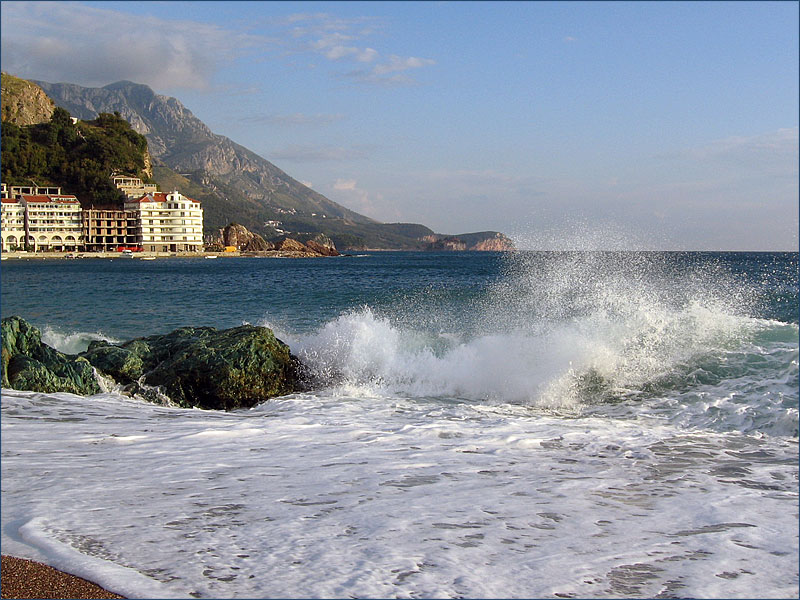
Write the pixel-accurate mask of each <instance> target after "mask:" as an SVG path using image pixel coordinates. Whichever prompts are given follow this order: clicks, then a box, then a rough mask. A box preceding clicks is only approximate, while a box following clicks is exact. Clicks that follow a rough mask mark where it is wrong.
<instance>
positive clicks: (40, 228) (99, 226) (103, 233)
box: [0, 176, 203, 252]
mask: <svg viewBox="0 0 800 600" xmlns="http://www.w3.org/2000/svg"><path fill="white" fill-rule="evenodd" d="M137 182H138V183H139V184H141V180H140V179H138V178H135V177H122V176H118V177H115V178H114V183H115V184H117V185H118V187H119V186H120V185H122V186H123V187H124V186H125V185H126V184H127V183H130V184H131V185H130V186H129V187H128V191H131V190H134V189H136V188H135V184H136V185H138V184H137ZM1 185H2V194H1V195H2V227H0V230H2V250H3V251H7V250H14V249H22V248H24V247H27V249H29V250H33V251H39V252H41V251H47V250H60V251H72V250H85V251H88V252H108V251H115V250H116V249H117V248H119V247H133V246H137V247H139V248H140V249H142V250H145V251H149V252H201V251H202V250H203V209H202V208H201V206H200V202H199V201H197V200H193V199H192V198H187V197H186V196H184V195H183V194H181V193H180V192H178V191H174V192H171V193H169V194H165V193H161V192H155V191H152V192H149V193H147V194H143V195H141V196H139V197H137V198H128V199H127V200H126V201H125V204H124V208H123V209H119V208H111V207H105V208H94V207H93V208H87V209H81V205H80V202H79V201H78V199H77V198H76V197H75V196H71V195H66V194H62V193H61V188H57V187H39V186H35V185H34V186H7V185H6V184H4V183H3V184H1ZM143 185H144V186H145V188H146V189H154V188H155V186H151V185H150V184H143ZM120 189H123V188H122V187H121V188H120ZM123 191H124V190H123ZM126 193H127V192H126ZM26 240H27V242H26Z"/></svg>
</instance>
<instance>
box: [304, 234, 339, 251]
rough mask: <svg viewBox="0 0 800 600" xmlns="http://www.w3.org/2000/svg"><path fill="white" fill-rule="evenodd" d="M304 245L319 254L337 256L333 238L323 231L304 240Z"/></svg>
mask: <svg viewBox="0 0 800 600" xmlns="http://www.w3.org/2000/svg"><path fill="white" fill-rule="evenodd" d="M306 246H307V247H308V248H309V249H310V250H313V251H314V252H316V253H317V254H319V255H320V256H339V252H338V251H337V250H336V246H335V245H334V244H333V240H332V239H331V238H329V237H328V236H327V235H325V234H324V233H320V234H319V235H317V236H316V237H314V238H313V239H311V240H308V241H307V242H306Z"/></svg>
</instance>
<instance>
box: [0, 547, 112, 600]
mask: <svg viewBox="0 0 800 600" xmlns="http://www.w3.org/2000/svg"><path fill="white" fill-rule="evenodd" d="M0 579H1V582H0V590H2V597H3V598H122V596H118V595H117V594H112V593H111V592H109V591H107V590H104V589H103V588H101V587H100V586H99V585H95V584H93V583H91V582H89V581H86V580H85V579H81V578H80V577H75V576H74V575H70V574H68V573H64V572H62V571H58V570H57V569H54V568H52V567H49V566H47V565H43V564H42V563H38V562H35V561H32V560H27V559H24V558H16V557H13V556H5V555H4V556H3V557H2V576H1V577H0Z"/></svg>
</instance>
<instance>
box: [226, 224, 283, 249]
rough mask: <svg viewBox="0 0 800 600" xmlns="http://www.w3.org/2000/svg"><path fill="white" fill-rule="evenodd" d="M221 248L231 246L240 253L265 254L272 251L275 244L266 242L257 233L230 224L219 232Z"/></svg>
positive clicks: (241, 226) (242, 226) (238, 225)
mask: <svg viewBox="0 0 800 600" xmlns="http://www.w3.org/2000/svg"><path fill="white" fill-rule="evenodd" d="M220 236H221V238H222V245H223V246H233V247H234V248H236V249H237V250H240V251H242V252H265V251H268V250H274V249H275V244H272V243H270V242H268V241H266V240H265V239H264V238H263V237H261V236H260V235H258V234H257V233H253V232H251V231H248V230H247V227H245V226H244V225H240V224H239V223H230V224H229V225H226V226H225V228H224V229H222V231H221V232H220Z"/></svg>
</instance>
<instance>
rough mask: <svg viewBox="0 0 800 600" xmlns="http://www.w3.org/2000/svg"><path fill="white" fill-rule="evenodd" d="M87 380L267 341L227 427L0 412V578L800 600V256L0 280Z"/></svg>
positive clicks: (409, 255)
mask: <svg viewBox="0 0 800 600" xmlns="http://www.w3.org/2000/svg"><path fill="white" fill-rule="evenodd" d="M11 315H19V316H21V317H23V318H25V319H26V320H28V321H29V322H31V323H32V324H34V325H35V326H37V327H38V328H39V329H40V330H41V331H42V334H43V339H44V341H45V342H46V343H48V344H50V345H52V346H54V347H56V348H58V349H59V350H61V351H63V352H68V353H78V352H81V351H83V350H85V349H86V347H87V345H88V343H89V342H90V341H91V340H94V339H105V340H109V341H111V342H122V341H126V340H129V339H132V338H135V337H140V336H147V335H153V334H160V333H166V332H169V331H171V330H173V329H175V328H177V327H182V326H213V327H218V328H228V327H235V326H239V325H241V324H243V323H250V324H254V325H264V326H268V327H270V328H272V329H273V330H274V331H275V333H276V335H277V336H278V337H279V338H280V339H282V340H283V341H284V342H286V343H287V344H288V345H289V347H290V348H291V350H292V352H293V353H294V354H295V355H296V356H297V357H298V358H300V359H301V360H302V361H303V363H304V364H305V365H306V367H307V368H308V370H309V371H310V373H312V374H313V377H312V381H313V384H312V386H311V388H310V389H309V390H307V391H303V392H301V393H296V394H291V395H288V396H283V397H279V398H273V399H270V400H267V401H265V402H263V403H262V404H260V405H258V406H256V407H255V408H252V409H248V410H238V411H233V412H227V413H226V412H215V411H204V410H198V409H182V408H176V407H173V406H170V405H169V403H168V401H166V400H165V401H164V403H162V404H154V403H150V402H147V401H145V400H143V399H141V398H136V397H127V396H125V395H123V394H121V393H120V392H119V390H117V389H115V388H114V386H113V385H110V384H109V385H107V386H106V388H104V389H105V390H106V391H104V392H103V393H100V394H98V395H95V396H92V397H80V396H75V395H71V394H66V393H57V394H42V393H33V392H25V391H16V390H10V389H3V390H2V552H3V553H4V554H11V555H14V556H19V557H22V558H30V559H34V560H39V561H43V562H45V563H48V564H50V565H53V566H55V567H57V568H60V569H62V570H66V571H68V572H70V573H73V574H77V575H79V576H82V577H84V578H87V579H89V580H92V581H95V582H97V583H99V584H100V585H102V586H104V587H106V588H108V589H109V590H112V591H114V592H117V593H119V594H122V595H124V596H127V597H131V598H797V597H798V594H799V589H798V385H799V384H798V254H797V253H796V252H789V253H744V252H742V253H712V252H639V251H599V250H593V251H582V250H574V251H572V250H570V251H518V252H512V253H491V252H488V253H484V252H442V253H436V252H361V253H355V254H353V255H351V256H341V257H335V258H317V259H276V258H243V257H242V258H224V257H221V258H219V259H217V260H207V259H204V258H200V257H198V258H169V259H162V258H159V259H157V260H153V261H141V260H137V259H123V258H120V259H113V260H101V259H90V258H83V259H77V260H34V259H30V260H7V261H4V262H3V263H2V316H3V317H6V316H11Z"/></svg>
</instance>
